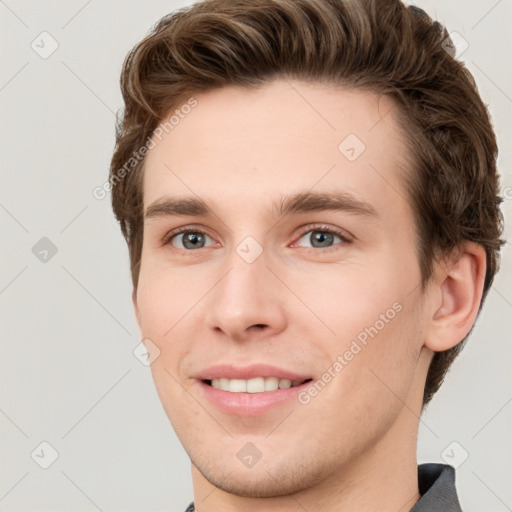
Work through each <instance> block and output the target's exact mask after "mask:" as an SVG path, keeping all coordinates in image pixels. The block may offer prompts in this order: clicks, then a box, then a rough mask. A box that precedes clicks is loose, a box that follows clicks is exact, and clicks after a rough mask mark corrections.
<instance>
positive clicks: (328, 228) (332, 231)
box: [162, 224, 352, 254]
mask: <svg viewBox="0 0 512 512" xmlns="http://www.w3.org/2000/svg"><path fill="white" fill-rule="evenodd" d="M310 231H319V232H321V233H329V234H333V235H336V236H338V237H339V238H340V239H341V242H340V243H338V244H335V245H334V246H332V247H325V248H317V247H305V249H309V250H310V251H316V252H323V253H325V252H330V251H333V250H337V249H338V248H339V247H338V246H340V245H347V244H350V243H351V242H352V240H351V239H349V238H348V237H347V235H346V233H345V232H344V231H341V230H339V229H336V228H333V227H331V226H326V225H324V224H316V225H313V226H307V228H305V229H304V231H301V233H300V234H299V235H298V238H297V241H299V240H300V239H301V238H302V237H303V236H304V235H305V234H307V233H309V232H310ZM188 232H191V233H200V234H202V235H206V236H208V237H210V235H208V233H206V232H205V231H203V230H202V229H200V228H195V227H194V226H184V227H181V228H178V229H175V230H174V231H171V232H170V233H167V235H166V236H165V237H164V239H163V241H162V244H163V245H170V243H171V241H172V239H173V238H174V237H176V236H178V235H181V234H183V233H188ZM210 238H212V237H210ZM294 243H295V242H294ZM173 250H174V251H177V252H178V253H181V254H190V253H193V252H195V251H198V249H195V250H194V249H179V248H177V247H173Z"/></svg>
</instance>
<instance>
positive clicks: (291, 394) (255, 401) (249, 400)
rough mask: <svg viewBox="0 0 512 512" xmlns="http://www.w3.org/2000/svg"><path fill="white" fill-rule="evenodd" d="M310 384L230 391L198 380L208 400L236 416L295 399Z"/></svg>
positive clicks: (253, 412)
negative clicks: (259, 391)
mask: <svg viewBox="0 0 512 512" xmlns="http://www.w3.org/2000/svg"><path fill="white" fill-rule="evenodd" d="M310 384H311V381H310V382H305V383H303V384H300V385H299V386H295V387H293V388H283V389H276V390H274V391H264V392H263V393H232V392H231V391H223V390H222V389H216V388H214V387H213V386H210V385H208V384H206V383H205V382H203V381H199V385H200V387H201V390H202V392H203V393H204V394H205V396H206V397H207V398H208V400H210V401H211V402H212V403H213V404H214V405H215V406H216V407H217V408H218V409H220V410H221V411H223V412H226V413H228V414H233V415H236V416H258V415H260V414H264V413H266V412H267V411H270V410H271V409H273V408H274V407H276V406H278V405H280V404H283V403H285V402H288V401H290V400H293V399H295V400H297V395H298V394H299V393H300V392H301V391H302V390H304V389H305V388H306V387H307V386H309V385H310Z"/></svg>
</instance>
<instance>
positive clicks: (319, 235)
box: [299, 226, 350, 249]
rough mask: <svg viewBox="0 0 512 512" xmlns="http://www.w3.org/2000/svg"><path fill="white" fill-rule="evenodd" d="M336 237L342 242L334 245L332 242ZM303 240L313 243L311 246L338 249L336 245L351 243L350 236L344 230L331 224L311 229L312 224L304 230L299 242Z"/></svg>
mask: <svg viewBox="0 0 512 512" xmlns="http://www.w3.org/2000/svg"><path fill="white" fill-rule="evenodd" d="M336 238H338V239H339V240H340V242H341V243H337V244H335V245H334V246H333V245H332V244H333V242H335V241H336V240H335V239H336ZM301 240H303V241H306V242H309V243H311V246H310V247H311V248H313V249H331V248H334V249H336V245H345V244H349V243H350V240H349V238H348V237H347V236H346V234H345V233H344V232H343V231H341V230H338V229H334V228H332V227H329V226H314V227H313V229H311V226H310V227H309V230H308V231H305V232H303V234H302V235H301V237H300V238H299V242H300V241H301Z"/></svg>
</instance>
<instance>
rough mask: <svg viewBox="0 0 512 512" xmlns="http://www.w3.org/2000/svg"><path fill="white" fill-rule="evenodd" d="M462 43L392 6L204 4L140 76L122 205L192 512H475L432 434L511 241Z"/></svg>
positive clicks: (490, 141) (160, 44) (128, 88)
mask: <svg viewBox="0 0 512 512" xmlns="http://www.w3.org/2000/svg"><path fill="white" fill-rule="evenodd" d="M448 43H449V39H447V33H446V31H445V30H444V29H442V27H441V26H440V25H439V24H438V23H434V22H432V20H431V19H430V18H429V17H428V16H427V15H426V14H425V13H424V12H423V11H421V10H419V9H417V8H414V7H408V8H407V7H405V6H404V5H403V4H401V3H400V2H399V1H398V0H387V1H382V0H380V1H377V0H351V1H348V0H279V1H278V0H255V1H251V2H247V1H242V0H210V1H206V2H200V3H197V4H195V5H193V6H191V7H189V8H184V9H181V10H180V11H177V12H175V13H174V14H172V15H169V16H167V17H165V18H163V19H162V20H161V21H160V22H159V23H158V24H157V25H156V26H155V28H154V30H153V31H152V33H151V34H150V35H149V36H148V37H147V38H145V39H144V40H143V41H142V42H140V43H139V44H138V45H137V46H136V47H135V48H134V49H133V50H132V52H130V54H129V55H128V57H127V59H126V61H125V64H124V68H123V72H122V76H121V85H122V90H123V95H124V100H125V111H124V115H123V117H122V119H121V122H120V123H119V126H118V134H117V145H116V149H115V153H114V156H113V159H112V164H111V178H110V181H111V184H112V201H113V207H114V211H115V214H116V216H117V218H118V220H119V221H120V224H121V228H122V231H123V234H124V235H125V237H126V239H127V242H128V246H129V250H130V262H131V271H132V279H133V286H134V288H133V303H134V308H135V312H136V316H137V321H138V324H139V327H140V334H141V339H144V343H145V344H146V347H147V349H148V352H149V353H150V358H151V359H153V362H152V365H151V369H152V374H153V378H154V381H155V385H156V388H157V391H158V393H159V396H160V399H161V401H162V404H163V406H164V409H165V411H166V413H167V415H168V417H169V419H170V421H171V423H172V425H173V427H174V429H175V431H176V433H177V435H178V437H179V439H180V441H181V442H182V444H183V446H184V448H185V450H186V451H187V454H188V455H189V457H190V460H191V465H192V479H193V487H194V502H193V503H192V504H191V505H190V506H189V508H188V510H194V508H195V510H197V511H198V512H221V511H222V512H225V511H237V510H241V511H242V510H243V511H244V512H246V511H257V510H258V511H259V510H265V511H279V512H289V511H295V510H309V511H313V510H322V511H327V512H330V511H333V512H334V511H341V510H379V511H384V512H387V511H389V512H397V511H399V510H402V511H404V510H410V511H414V512H419V511H423V510H429V511H431V510H443V511H447V510H454V511H456V510H460V504H459V501H458V497H457V493H456V489H455V484H454V470H453V468H452V467H451V466H448V465H442V464H424V465H421V466H419V467H418V465H417V459H416V441H417V433H418V422H419V417H420V415H421V412H422V409H423V408H424V407H425V405H426V404H427V403H428V402H429V401H430V399H431V398H432V396H433V395H434V393H435V392H436V391H437V389H438V388H439V386H440V385H441V383H442V381H443V377H444V375H445V374H446V371H447V369H448V368H449V366H450V364H451V363H452V361H453V359H454V358H455V356H456V355H457V353H458V352H459V351H460V349H461V347H462V345H463V343H464V341H465V340H466V338H467V336H468V334H469V333H470V331H471V328H472V326H473V324H474V322H475V320H476V317H477V315H478V313H479V311H480V309H481V306H482V303H483V300H484V298H485V296H486V293H487V291H488V290H489V287H490V285H491V283H492V280H493V277H494V275H495V273H496V271H497V268H498V261H499V260H498V252H499V249H500V246H501V244H502V243H503V241H502V240H501V239H500V235H501V232H502V217H501V213H500V210H499V203H500V198H499V197H498V195H497V191H498V177H497V172H496V154H497V148H496V140H495V136H494V133H493V130H492V126H491V123H490V120H489V116H488V112H487V110H486V108H485V105H484V104H483V103H482V101H481V99H480V97H479V95H478V92H477V90H476V86H475V83H474V81H473V79H472V77H471V75H470V74H469V73H468V72H467V70H466V69H465V68H464V66H463V65H462V64H461V63H460V62H458V61H457V60H456V59H454V57H453V55H452V54H451V53H450V45H449V44H448Z"/></svg>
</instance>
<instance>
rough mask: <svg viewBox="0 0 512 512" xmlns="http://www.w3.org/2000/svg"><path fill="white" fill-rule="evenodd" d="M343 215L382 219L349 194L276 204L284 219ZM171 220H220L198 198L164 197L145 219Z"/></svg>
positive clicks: (303, 196)
mask: <svg viewBox="0 0 512 512" xmlns="http://www.w3.org/2000/svg"><path fill="white" fill-rule="evenodd" d="M328 210H329V211H342V212H347V213H351V214H353V215H362V216H366V217H373V218H378V217H379V215H378V214H377V211H376V210H375V208H374V207H373V206H372V205H371V204H370V203H367V202H366V201H363V200H361V199H358V198H356V197H355V196H354V195H352V194H350V193H348V192H309V191H305V192H298V193H296V194H293V195H289V196H282V197H281V198H280V199H279V200H277V201H274V202H273V203H272V211H273V213H274V215H276V216H279V217H282V216H285V215H287V214H290V213H307V212H315V211H328ZM171 216H198V217H214V216H216V215H215V213H214V211H213V208H212V207H211V206H210V205H209V204H208V203H206V202H205V201H204V200H202V199H201V198H198V197H163V198H160V199H157V200H156V201H154V202H153V203H151V204H150V205H149V206H148V208H147V209H146V213H145V218H146V219H149V218H154V217H171Z"/></svg>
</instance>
